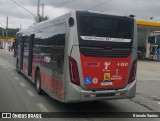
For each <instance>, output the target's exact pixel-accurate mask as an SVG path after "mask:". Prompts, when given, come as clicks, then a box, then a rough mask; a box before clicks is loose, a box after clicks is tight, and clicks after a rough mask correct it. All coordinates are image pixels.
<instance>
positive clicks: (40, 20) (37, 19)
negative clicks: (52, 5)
mask: <svg viewBox="0 0 160 121" xmlns="http://www.w3.org/2000/svg"><path fill="white" fill-rule="evenodd" d="M48 19H49V17H48V16H44V17H43V16H41V15H39V16H38V17H35V22H36V23H40V22H42V21H46V20H48Z"/></svg>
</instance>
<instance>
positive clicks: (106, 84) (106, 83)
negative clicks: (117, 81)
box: [101, 81, 113, 86]
mask: <svg viewBox="0 0 160 121" xmlns="http://www.w3.org/2000/svg"><path fill="white" fill-rule="evenodd" d="M109 85H113V82H108V81H103V82H101V86H109Z"/></svg>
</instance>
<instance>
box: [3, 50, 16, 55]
mask: <svg viewBox="0 0 160 121" xmlns="http://www.w3.org/2000/svg"><path fill="white" fill-rule="evenodd" d="M0 52H1V53H6V54H8V55H13V52H14V51H10V52H9V51H8V50H5V49H0Z"/></svg>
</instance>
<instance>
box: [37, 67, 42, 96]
mask: <svg viewBox="0 0 160 121" xmlns="http://www.w3.org/2000/svg"><path fill="white" fill-rule="evenodd" d="M36 91H37V93H38V94H39V95H41V94H42V89H41V75H40V71H39V70H38V71H37V74H36Z"/></svg>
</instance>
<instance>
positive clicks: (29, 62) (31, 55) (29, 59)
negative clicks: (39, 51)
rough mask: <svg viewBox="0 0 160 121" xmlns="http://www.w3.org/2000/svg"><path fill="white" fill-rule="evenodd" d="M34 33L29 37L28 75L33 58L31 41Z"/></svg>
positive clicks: (30, 73)
mask: <svg viewBox="0 0 160 121" xmlns="http://www.w3.org/2000/svg"><path fill="white" fill-rule="evenodd" d="M34 36H35V34H32V35H31V36H30V38H29V57H28V76H31V75H32V60H33V41H34Z"/></svg>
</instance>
